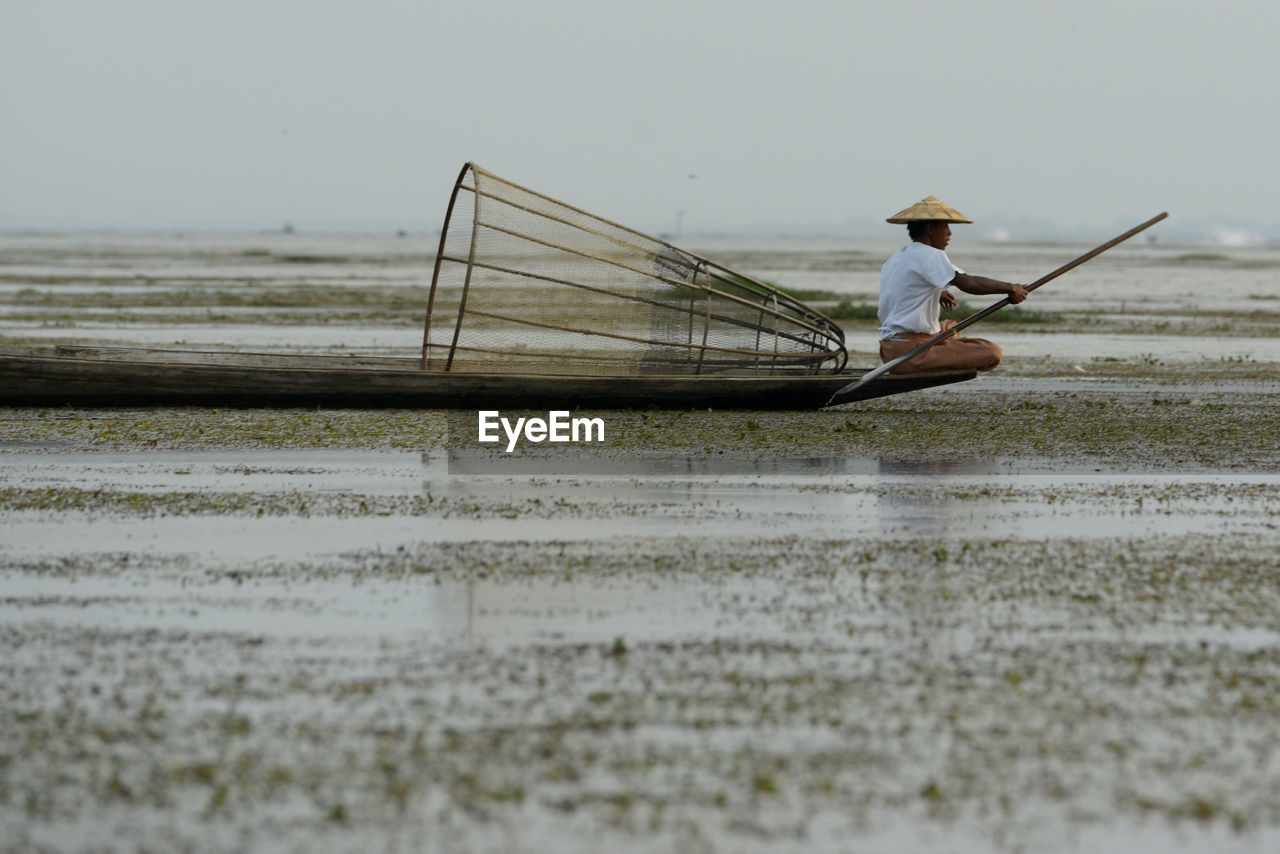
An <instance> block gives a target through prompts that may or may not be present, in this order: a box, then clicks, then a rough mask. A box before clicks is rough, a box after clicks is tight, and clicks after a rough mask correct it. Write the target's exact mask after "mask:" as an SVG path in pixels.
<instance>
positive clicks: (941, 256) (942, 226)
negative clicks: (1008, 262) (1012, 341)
mask: <svg viewBox="0 0 1280 854" xmlns="http://www.w3.org/2000/svg"><path fill="white" fill-rule="evenodd" d="M887 221H888V222H892V223H906V226H907V234H908V236H910V238H911V243H909V244H907V245H906V246H904V247H902V248H901V249H899V250H898V251H897V252H895V253H894V254H893V255H892V256H890V258H889V260H888V261H886V262H885V264H884V267H883V268H881V270H880V312H879V317H880V359H881V361H884V362H889V361H892V360H893V359H896V358H897V357H899V356H901V355H902V354H903V353H906V352H907V351H909V350H911V349H912V348H914V347H916V346H917V345H919V344H921V343H923V342H925V341H928V340H929V339H930V338H932V337H933V336H935V335H937V334H938V333H939V332H941V331H942V330H943V329H949V328H951V327H952V326H954V325H955V321H952V320H947V321H943V322H942V323H939V320H938V313H939V310H940V309H944V308H945V309H950V308H955V305H956V298H955V295H954V294H952V293H951V292H950V291H949V290H948V288H950V287H952V286H953V285H954V286H955V287H957V288H959V289H960V290H962V291H964V292H965V293H969V294H1003V295H1004V296H1007V297H1008V298H1009V302H1012V303H1019V302H1022V301H1023V300H1024V299H1026V298H1027V289H1026V288H1025V287H1023V286H1022V285H1015V284H1011V283H1009V282H1000V281H997V280H995V279H988V278H986V277H985V276H972V275H970V274H968V273H966V272H965V271H964V270H961V269H960V268H959V267H957V266H956V265H955V264H952V263H951V259H950V258H948V257H947V253H946V252H944V251H943V250H945V249H946V248H947V244H948V243H950V242H951V225H950V224H951V223H953V222H973V220H971V219H969V218H968V217H966V216H965V215H964V214H962V213H960V212H959V211H957V210H956V209H955V208H952V207H950V206H949V205H946V204H943V203H942V202H940V201H938V200H937V199H935V198H934V197H933V196H928V197H926V198H925V199H923V200H921V201H919V202H916V203H915V204H914V205H912V206H911V207H909V208H907V209H906V210H902V211H899V212H898V213H896V214H894V215H893V216H891V217H889V219H888V220H887ZM1000 356H1001V351H1000V347H999V346H998V345H996V344H994V343H992V342H991V341H986V340H984V339H982V338H965V337H963V336H962V335H960V334H959V333H956V334H955V335H952V336H951V337H950V338H947V339H946V340H944V341H940V342H938V343H937V344H934V345H933V346H932V347H930V348H929V349H927V350H925V351H924V352H922V353H920V354H919V355H916V356H913V357H912V358H910V359H908V360H907V361H905V362H903V363H902V364H901V365H898V366H897V367H896V368H894V369H893V371H894V373H899V374H909V373H920V372H922V371H943V370H962V369H963V370H979V371H989V370H991V369H992V368H994V367H995V366H996V365H998V364H1000Z"/></svg>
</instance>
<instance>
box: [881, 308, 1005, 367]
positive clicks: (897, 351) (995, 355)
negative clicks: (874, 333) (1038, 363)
mask: <svg viewBox="0 0 1280 854" xmlns="http://www.w3.org/2000/svg"><path fill="white" fill-rule="evenodd" d="M954 323H955V321H951V320H944V321H943V327H942V328H943V329H949V328H951V326H953V325H954ZM932 337H933V335H930V334H928V333H923V332H899V333H898V334H897V335H896V336H895V337H893V338H882V339H881V340H880V361H882V362H891V361H893V360H894V359H896V358H898V357H899V356H901V355H902V354H903V353H906V352H908V351H909V350H911V349H912V348H914V347H918V346H919V345H921V344H923V343H924V342H926V341H928V340H929V339H930V338H932ZM1001 355H1002V352H1001V350H1000V345H999V344H996V343H995V342H993V341H988V340H986V339H985V338H965V337H964V336H963V335H961V334H960V333H959V332H957V333H956V334H955V335H952V336H951V337H950V338H948V339H946V340H945V341H939V342H938V343H937V344H934V345H933V346H932V347H930V348H929V349H928V350H925V351H924V352H923V353H920V354H919V355H916V356H913V357H911V358H910V359H908V360H907V361H905V362H903V363H902V364H901V365H898V366H897V367H895V368H894V369H893V370H892V371H890V373H893V374H919V373H924V372H925V371H947V370H975V371H989V370H991V369H992V368H994V367H995V366H996V365H998V364H1000V356H1001Z"/></svg>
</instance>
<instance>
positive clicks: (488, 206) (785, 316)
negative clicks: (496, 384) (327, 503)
mask: <svg viewBox="0 0 1280 854" xmlns="http://www.w3.org/2000/svg"><path fill="white" fill-rule="evenodd" d="M845 358H846V357H845V350H844V334H843V332H842V331H841V329H840V327H839V326H838V325H837V324H836V323H835V322H834V321H832V320H830V319H829V318H827V317H825V316H824V315H822V314H820V313H819V312H816V311H814V310H813V309H811V308H809V307H808V306H805V305H804V304H803V303H800V302H798V301H797V300H795V299H793V298H792V297H790V296H788V295H787V294H784V293H781V292H779V291H778V290H776V289H774V288H771V287H769V286H768V285H766V284H764V283H762V282H759V281H756V280H754V279H752V278H750V277H749V276H744V275H741V274H738V273H735V272H733V271H732V270H729V269H727V268H725V267H723V266H720V265H718V264H716V263H714V262H712V261H709V260H707V259H705V258H700V257H698V256H696V255H693V254H692V253H688V252H685V251H683V250H680V249H677V248H676V247H674V246H671V245H670V244H667V243H665V242H663V241H661V240H657V239H655V238H652V237H648V236H646V235H644V234H641V233H639V232H636V231H633V230H631V229H629V228H626V227H624V226H621V225H618V224H617V223H613V222H610V221H608V220H605V219H601V218H600V217H597V216H594V215H592V214H589V213H587V212H585V211H582V210H579V209H578V208H574V207H572V206H570V205H566V204H564V203H563V202H559V201H556V200H555V199H552V198H550V197H549V196H545V195H542V194H541V193H536V192H534V191H532V190H528V189H525V188H524V187H521V186H519V185H517V184H513V183H511V182H510V181H507V180H504V179H502V178H499V177H498V176H496V175H494V174H492V173H490V172H487V171H485V170H483V169H481V168H479V167H478V166H475V165H474V164H467V165H466V166H465V167H464V168H463V170H462V174H461V175H460V176H459V179H458V183H457V185H456V188H455V190H454V195H453V197H452V199H451V200H450V205H449V213H448V214H447V215H446V219H445V227H444V233H443V235H442V236H441V241H440V252H439V255H438V256H437V259H436V270H435V276H434V278H433V279H432V283H431V297H430V303H429V308H428V312H427V322H426V330H425V332H424V337H423V364H424V366H425V367H426V369H427V370H440V371H471V372H476V371H485V372H487V371H493V370H495V369H506V370H516V371H519V372H522V373H534V374H558V375H559V374H566V375H604V376H636V375H641V374H780V373H782V374H789V373H798V374H811V373H820V372H825V371H837V370H840V369H841V368H842V367H843V366H844V362H845Z"/></svg>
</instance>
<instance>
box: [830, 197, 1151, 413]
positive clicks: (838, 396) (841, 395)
mask: <svg viewBox="0 0 1280 854" xmlns="http://www.w3.org/2000/svg"><path fill="white" fill-rule="evenodd" d="M1168 215H1169V214H1168V212H1167V211H1166V212H1165V213H1162V214H1158V215H1157V216H1153V217H1152V218H1151V219H1149V220H1147V221H1146V222H1144V223H1143V224H1142V225H1137V226H1134V227H1133V228H1131V229H1129V230H1128V231H1126V232H1125V233H1124V234H1121V235H1120V236H1119V237H1114V238H1112V239H1111V240H1108V241H1107V242H1106V243H1104V244H1102V245H1101V246H1099V247H1097V248H1096V249H1090V250H1089V251H1088V252H1086V253H1084V254H1083V255H1081V256H1080V257H1079V258H1077V259H1075V260H1074V261H1070V262H1068V263H1066V264H1063V265H1062V266H1061V267H1059V268H1058V269H1056V270H1054V271H1053V272H1052V273H1050V274H1049V275H1047V276H1043V277H1041V278H1039V279H1036V280H1035V281H1034V282H1032V283H1031V284H1029V285H1027V293H1030V292H1031V291H1034V290H1035V289H1036V288H1038V287H1040V286H1041V285H1043V284H1045V283H1047V282H1050V281H1052V280H1053V279H1056V278H1058V277H1059V276H1061V275H1062V274H1063V273H1066V272H1067V271H1069V270H1074V269H1075V268H1076V267H1079V266H1080V265H1081V264H1083V263H1084V262H1085V261H1088V260H1089V259H1090V258H1093V257H1095V256H1098V255H1101V254H1102V253H1103V252H1106V251H1107V250H1108V249H1110V248H1111V247H1112V246H1115V245H1116V244H1117V243H1123V242H1124V241H1126V240H1128V239H1129V238H1130V237H1133V236H1134V235H1135V234H1137V233H1138V232H1140V231H1143V230H1144V229H1148V228H1150V227H1151V226H1153V225H1155V224H1156V223H1157V222H1159V221H1160V220H1162V219H1164V218H1165V217H1167V216H1168ZM1006 305H1011V303H1010V302H1009V298H1008V297H1005V298H1004V299H1002V300H1000V301H999V302H996V303H992V304H991V305H989V306H987V307H986V308H984V309H982V310H981V311H979V312H976V313H975V314H971V315H969V316H968V317H966V318H965V319H964V320H961V321H960V322H959V323H957V324H956V325H955V326H952V327H951V328H950V329H944V330H942V331H941V332H939V333H938V334H937V335H935V336H933V337H932V338H930V339H929V340H928V341H925V342H923V343H921V344H920V345H918V346H916V347H913V348H912V349H910V350H908V351H907V352H906V353H903V354H902V355H901V356H899V357H898V358H896V359H893V360H892V361H889V362H885V363H884V364H883V365H881V366H880V367H878V368H876V369H875V370H873V371H867V372H866V373H865V374H863V375H862V376H861V377H859V378H858V379H856V380H854V381H853V382H851V383H849V384H848V385H847V386H844V387H843V388H841V389H840V390H839V391H837V392H836V393H835V394H833V395H831V399H830V400H828V401H827V403H826V405H827V406H835V405H837V404H840V403H844V402H845V401H846V400H848V399H850V398H851V397H853V393H854V392H855V391H857V390H858V389H859V388H861V387H862V386H863V385H865V384H866V383H869V382H871V381H872V380H873V379H875V378H876V377H878V376H881V375H882V374H885V373H888V372H889V371H892V370H893V369H894V368H896V367H897V366H898V365H901V364H902V363H903V362H905V361H907V360H908V359H910V358H911V357H912V356H915V355H918V354H919V353H922V352H924V351H925V350H928V349H929V348H930V347H932V346H933V345H934V344H937V343H938V342H939V341H945V340H946V339H948V338H950V337H951V336H952V335H955V334H956V333H957V332H959V331H960V330H961V329H964V328H966V327H969V326H972V325H973V324H975V323H977V322H978V321H979V320H982V318H984V317H986V316H988V315H991V314H995V313H996V312H997V311H999V310H1000V309H1002V308H1004V307H1005V306H1006Z"/></svg>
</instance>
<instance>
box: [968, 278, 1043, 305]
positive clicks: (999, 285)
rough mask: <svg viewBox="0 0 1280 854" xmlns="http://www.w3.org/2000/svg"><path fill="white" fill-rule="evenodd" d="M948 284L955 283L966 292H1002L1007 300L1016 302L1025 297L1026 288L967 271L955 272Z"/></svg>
mask: <svg viewBox="0 0 1280 854" xmlns="http://www.w3.org/2000/svg"><path fill="white" fill-rule="evenodd" d="M950 284H952V285H955V286H956V287H957V288H959V289H960V290H962V291H964V292H965V293H967V294H978V295H982V294H1004V295H1005V296H1007V297H1008V298H1009V302H1011V303H1014V304H1017V303H1020V302H1022V301H1023V300H1024V299H1026V298H1027V289H1026V288H1025V287H1023V286H1022V285H1015V284H1013V283H1012V282H1001V281H999V280H997V279H988V278H987V277H986V276H971V275H969V274H968V273H956V277H955V278H954V279H952V280H951V282H950Z"/></svg>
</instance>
